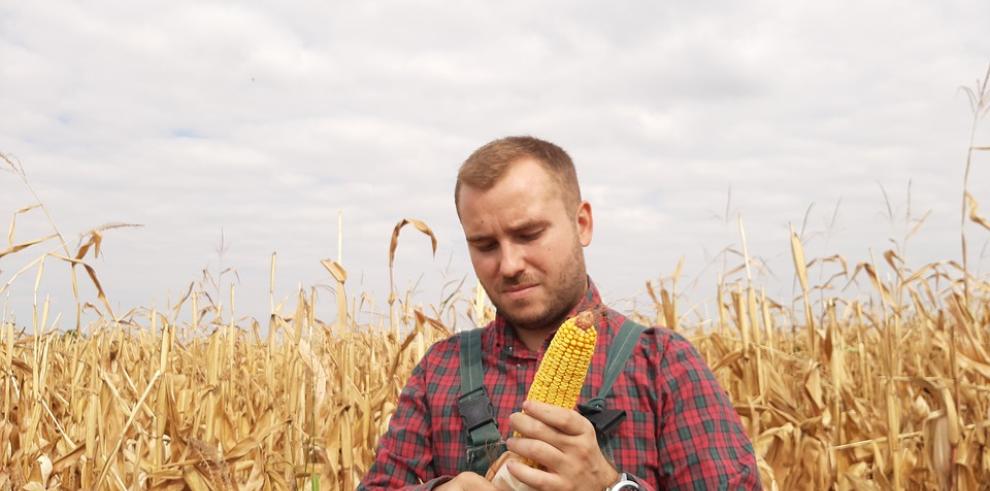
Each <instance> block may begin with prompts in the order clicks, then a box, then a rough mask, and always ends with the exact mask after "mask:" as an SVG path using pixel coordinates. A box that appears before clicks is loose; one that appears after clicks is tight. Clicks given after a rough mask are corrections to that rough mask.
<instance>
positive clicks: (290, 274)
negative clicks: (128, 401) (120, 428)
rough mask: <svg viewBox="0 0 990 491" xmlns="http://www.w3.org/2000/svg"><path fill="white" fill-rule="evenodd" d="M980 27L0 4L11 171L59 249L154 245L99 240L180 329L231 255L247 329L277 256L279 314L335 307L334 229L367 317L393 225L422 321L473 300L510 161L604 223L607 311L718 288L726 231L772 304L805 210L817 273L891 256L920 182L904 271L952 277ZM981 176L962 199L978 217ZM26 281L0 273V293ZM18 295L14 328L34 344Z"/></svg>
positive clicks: (672, 7)
mask: <svg viewBox="0 0 990 491" xmlns="http://www.w3.org/2000/svg"><path fill="white" fill-rule="evenodd" d="M988 17H990V4H987V3H986V2H979V1H975V0H973V1H950V2H941V3H938V4H932V3H930V2H921V1H910V2H906V3H905V2H893V1H884V2H871V3H868V4H864V3H857V2H833V3H827V4H816V5H808V4H802V3H787V2H779V1H758V2H750V3H747V4H738V3H735V2H716V3H714V4H705V5H701V4H696V3H690V2H665V3H657V2H625V3H620V4H611V5H608V6H603V5H601V4H599V3H591V2H576V3H575V2H538V3H531V2H526V3H522V2H520V3H512V2H509V3H500V4H460V3H455V4H451V3H449V2H443V3H441V2H379V1H372V2H361V3H359V4H351V5H346V4H338V3H333V2H326V3H308V4H297V5H286V4H284V3H283V2H260V1H259V2H247V3H245V2H242V3H238V4H225V3H212V2H157V3H155V2H153V3H142V4H140V5H137V4H130V3H126V2H125V3H119V2H94V3H89V4H86V5H73V4H69V5H58V6H56V5H50V4H44V3H37V2H35V3H23V2H21V3H13V4H8V5H4V6H3V7H0V59H3V60H4V63H2V64H0V107H3V108H4V116H3V117H2V118H0V151H3V152H5V153H9V154H12V155H15V156H16V157H18V158H19V159H20V160H21V161H22V162H23V163H24V165H25V167H26V168H27V170H28V173H29V176H30V178H31V181H32V183H33V184H34V186H35V187H36V189H37V190H38V192H39V193H40V195H41V197H42V198H43V199H44V200H45V202H46V204H47V205H48V206H49V208H50V209H51V210H52V212H53V214H54V216H55V217H56V219H57V223H58V224H59V227H60V228H61V229H62V230H63V231H64V232H66V234H67V235H69V236H71V237H72V238H73V240H74V238H75V236H76V234H78V233H80V232H83V231H85V230H87V229H88V228H91V227H93V226H96V225H99V224H101V223H104V222H108V221H124V222H136V223H142V224H144V225H145V227H143V228H140V229H128V230H119V231H111V232H109V233H108V234H107V238H106V243H105V248H106V256H105V258H103V259H101V260H98V261H96V264H97V266H98V269H99V271H100V272H101V277H102V279H103V281H104V283H105V285H106V286H107V290H108V292H109V293H110V295H111V298H112V299H113V300H114V301H116V302H118V303H119V304H120V305H121V306H122V307H124V306H133V305H149V304H157V305H164V304H165V303H167V301H168V299H167V298H166V294H167V293H169V292H171V294H172V300H175V298H176V297H177V296H178V292H180V291H182V289H183V288H184V286H185V285H186V284H187V283H188V281H191V280H192V279H194V278H196V277H197V276H198V275H199V274H200V270H201V269H202V268H203V267H204V266H208V265H209V266H211V267H216V266H217V265H218V264H219V263H220V260H221V258H220V257H218V255H217V253H216V251H215V249H216V247H217V241H218V239H219V236H220V230H221V228H222V230H223V233H224V236H225V239H226V240H227V241H228V244H229V249H228V251H227V252H226V253H225V254H224V256H223V258H222V260H223V264H224V265H233V266H236V267H237V268H238V270H239V272H240V273H241V275H240V277H241V286H240V287H239V291H240V292H241V295H243V297H242V300H240V301H239V304H240V307H239V308H240V309H241V311H243V312H246V313H251V314H252V315H256V316H260V317H263V316H264V315H266V309H267V302H268V299H267V288H268V285H267V282H268V261H269V257H270V254H271V252H272V251H276V250H277V251H278V261H279V273H278V286H279V292H280V294H282V295H291V294H292V292H293V291H294V288H295V287H296V286H297V285H299V284H300V283H301V284H312V283H317V282H324V281H327V277H326V273H325V272H324V271H323V270H322V269H321V268H320V267H319V260H320V259H322V258H325V257H334V256H335V254H336V242H337V240H336V239H337V237H336V219H337V213H338V210H342V211H343V217H344V257H345V265H346V266H347V267H348V269H349V270H350V271H351V273H352V274H351V277H352V278H358V280H355V281H358V282H362V287H364V288H367V289H369V290H373V291H374V292H375V294H376V295H378V296H380V297H381V298H382V299H383V298H384V292H385V290H386V288H387V278H388V273H387V270H386V267H385V265H386V248H387V244H388V237H389V235H390V234H391V228H392V226H393V225H394V224H395V223H396V222H397V221H398V220H400V219H401V218H403V217H414V218H420V219H423V220H425V221H427V223H429V224H430V225H431V226H432V227H433V228H434V230H435V231H436V232H437V234H438V235H439V238H440V250H439V251H438V253H437V256H436V258H433V257H432V256H431V255H430V254H429V250H428V247H426V246H425V245H424V244H423V243H422V242H423V241H422V240H420V239H422V237H416V236H415V235H414V234H409V236H408V237H407V236H403V238H402V244H401V245H400V252H399V262H398V276H397V280H398V282H399V287H400V288H410V287H412V286H413V285H416V284H419V285H420V289H421V294H420V296H421V299H422V301H423V302H426V303H429V302H432V301H434V299H435V298H436V297H437V295H438V293H437V292H439V290H440V289H441V287H442V285H443V284H444V282H446V281H447V280H448V279H450V278H460V277H462V276H467V277H468V278H470V277H471V274H470V273H471V272H470V265H469V261H468V258H467V255H466V251H465V249H464V246H463V241H462V239H461V235H460V234H461V232H460V229H459V225H458V222H457V217H456V214H455V213H454V210H453V207H452V199H451V190H452V189H453V183H454V174H455V172H456V168H457V166H458V165H459V163H460V162H461V161H462V160H463V159H464V158H465V156H466V155H468V154H469V153H470V152H471V151H472V150H473V149H474V148H476V147H477V146H479V145H481V144H482V143H484V142H486V141H488V140H490V139H492V138H494V137H497V136H502V135H507V134H519V133H525V134H534V135H537V136H542V137H545V138H547V139H550V140H552V141H555V142H557V143H559V144H561V145H562V146H563V147H564V148H565V149H567V150H568V151H569V152H570V154H571V155H572V156H573V157H574V159H575V161H576V162H577V165H578V168H579V172H580V175H581V179H582V182H583V185H584V189H585V194H586V195H587V196H589V198H590V199H592V200H593V204H594V205H595V213H596V225H597V232H596V237H595V242H594V245H593V246H592V247H591V248H590V249H589V250H588V254H589V264H590V265H591V268H592V275H593V276H594V277H595V278H596V281H597V282H598V284H599V286H601V287H602V289H603V290H604V291H606V292H608V294H609V295H612V297H611V298H615V299H625V298H632V297H635V296H636V295H638V294H640V293H641V292H642V286H641V285H642V282H643V281H645V280H646V279H648V278H655V277H656V276H657V275H659V274H660V273H663V272H667V273H669V272H670V271H671V270H672V269H673V265H674V264H676V262H677V260H678V259H679V258H680V257H681V256H685V257H686V261H687V265H686V269H685V271H686V272H687V273H689V274H693V275H702V276H704V277H706V278H707V279H706V281H708V282H709V285H710V282H711V280H712V279H713V278H714V270H712V269H711V268H710V267H709V268H708V269H706V266H707V264H706V263H707V261H708V259H707V258H706V256H710V255H711V254H713V253H716V252H717V251H719V250H721V249H722V248H724V247H726V246H729V245H733V244H736V243H737V242H738V240H739V239H738V227H737V225H736V220H737V218H738V216H739V214H741V215H742V217H743V220H744V223H745V226H746V230H747V239H748V241H749V245H750V250H751V251H753V253H754V254H759V255H762V256H765V257H767V258H770V259H773V258H776V259H775V260H776V263H774V265H775V266H776V268H777V271H776V272H777V274H778V279H776V280H775V279H773V278H768V279H766V280H765V281H767V282H768V283H769V284H771V285H773V286H774V287H775V288H777V289H778V290H779V291H780V292H785V293H786V292H789V288H790V284H789V282H788V281H787V278H789V276H790V273H789V272H788V269H787V268H788V267H789V266H788V265H787V261H789V257H788V256H787V253H786V250H787V242H786V237H787V235H786V234H787V230H788V226H789V224H794V225H795V226H798V225H800V224H801V223H802V222H803V220H804V213H805V211H806V210H807V209H808V206H809V205H810V204H811V203H814V206H813V208H812V213H811V217H810V220H809V230H810V231H811V232H815V234H812V235H811V236H812V241H811V242H810V243H809V249H810V252H811V253H822V254H826V253H827V254H831V253H834V252H842V253H843V254H847V255H849V256H856V257H863V256H865V255H867V254H868V252H869V249H870V248H872V249H873V250H874V252H875V253H876V252H878V251H880V250H881V249H882V248H886V247H889V246H890V243H889V242H888V241H887V238H888V237H890V236H891V235H892V234H895V233H898V234H899V233H900V232H901V230H900V229H901V228H903V224H902V223H901V222H897V221H895V222H893V223H892V222H891V221H890V220H888V219H886V218H884V210H885V209H886V205H885V204H884V202H883V198H882V194H881V192H880V186H883V187H884V188H885V189H886V190H887V191H888V192H889V193H890V194H891V196H892V197H893V198H892V201H893V204H894V205H896V206H897V207H898V216H901V215H903V214H904V212H906V204H905V203H906V187H907V182H908V180H909V179H910V180H911V181H912V183H913V186H912V200H913V201H912V207H913V209H914V210H916V211H917V214H918V215H920V214H921V213H923V212H924V211H925V210H928V209H931V210H932V215H931V216H930V217H929V219H928V222H927V223H928V225H927V226H926V230H927V231H928V232H929V233H925V232H923V233H922V234H921V235H920V236H918V237H916V238H915V239H913V240H914V241H916V242H914V243H913V244H912V248H911V251H912V253H913V255H914V256H915V257H917V258H918V260H919V261H924V260H929V259H931V258H949V257H956V255H957V252H956V251H957V250H958V245H957V244H956V238H955V237H956V231H955V230H956V229H955V228H954V227H957V224H958V201H959V186H960V182H961V179H962V157H963V151H964V149H965V145H966V144H967V141H968V140H967V135H968V131H969V130H968V124H969V116H968V114H967V108H966V103H965V100H964V98H963V97H961V96H960V95H959V93H958V92H957V91H956V87H957V86H958V85H960V84H963V83H971V82H970V81H971V80H973V79H974V78H975V77H976V76H979V75H981V74H982V73H983V70H984V69H985V67H986V63H987V62H988V61H990V60H988V59H987V53H990V40H988V38H987V37H986V36H985V27H984V26H983V22H982V20H983V19H986V18H988ZM980 136H981V137H984V138H985V137H987V136H988V135H987V132H986V130H984V131H983V132H982V133H980ZM985 174H986V172H984V170H983V169H982V168H980V167H979V166H978V167H977V168H976V169H975V170H974V174H973V176H972V178H971V183H972V187H973V192H974V193H975V194H976V195H977V196H978V197H979V196H982V197H987V198H983V201H985V202H990V201H987V199H988V198H990V184H988V183H990V179H987V178H986V177H987V176H986V175H985ZM730 187H731V189H732V192H731V195H732V200H731V203H730V205H731V206H730V216H728V217H725V216H721V217H719V216H717V215H724V210H725V205H726V200H727V195H728V189H729V188H730ZM0 190H3V192H0V212H2V211H3V210H9V211H13V210H14V209H16V208H18V207H20V206H23V205H25V204H27V203H29V202H31V201H32V200H33V198H32V197H31V196H30V195H29V194H28V193H27V192H26V191H25V190H24V189H23V188H22V187H21V186H20V184H19V182H18V181H17V180H16V179H15V178H14V177H13V176H10V175H7V174H0ZM840 200H841V205H840V207H839V210H840V212H839V217H840V218H839V223H838V226H837V227H836V228H835V229H833V230H832V231H831V233H830V234H826V233H825V232H826V228H827V227H826V225H825V224H827V222H828V221H829V219H830V217H831V216H832V213H833V209H834V207H835V204H836V203H837V202H839V201H840ZM18 229H19V235H18V236H19V237H25V238H26V237H29V236H31V234H43V233H44V232H45V230H46V225H45V222H44V220H43V219H42V218H41V217H40V216H39V215H37V214H35V215H31V216H29V217H24V218H22V219H20V220H19V222H18ZM974 237H975V236H974ZM826 239H827V240H826ZM974 240H976V239H974ZM26 260H27V257H26V256H22V257H13V256H12V257H10V258H4V259H3V260H0V270H2V272H0V281H6V278H8V276H7V275H9V274H10V272H11V271H14V270H16V268H18V267H19V266H20V265H21V264H22V263H23V262H24V261H26ZM18 261H20V262H18ZM51 269H52V270H51V271H49V272H48V273H46V278H45V284H46V285H49V288H50V289H51V292H52V293H53V296H54V297H55V298H56V300H57V301H58V302H60V304H59V305H60V306H61V307H64V306H65V305H66V302H67V301H68V298H70V295H71V294H69V293H67V289H66V287H65V280H64V271H63V272H59V271H60V270H58V269H57V268H51ZM60 275H61V276H60ZM421 276H422V279H421ZM21 281H22V283H21V284H19V285H17V286H16V288H15V289H14V291H13V292H12V293H11V295H12V297H11V300H10V305H11V306H12V308H13V309H14V310H15V311H16V312H17V315H18V317H19V318H20V319H26V318H29V316H28V315H27V314H26V312H27V311H28V310H27V309H29V306H30V304H31V301H32V300H31V296H32V294H31V291H30V290H31V288H30V287H29V286H28V285H27V284H26V283H23V280H21ZM417 282H418V283H417ZM469 282H470V281H469ZM705 288H707V287H700V290H699V292H698V293H697V294H696V295H695V296H696V297H699V298H709V297H711V295H712V293H711V291H709V290H708V289H705ZM782 294H784V293H782ZM63 311H64V312H69V310H66V309H64V308H63Z"/></svg>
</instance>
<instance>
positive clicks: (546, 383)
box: [527, 312, 598, 409]
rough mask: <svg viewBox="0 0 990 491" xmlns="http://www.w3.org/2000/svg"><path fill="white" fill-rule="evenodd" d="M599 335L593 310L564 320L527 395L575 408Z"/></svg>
mask: <svg viewBox="0 0 990 491" xmlns="http://www.w3.org/2000/svg"><path fill="white" fill-rule="evenodd" d="M597 339H598V333H597V331H596V330H595V322H594V314H592V313H591V312H582V313H581V314H578V315H577V316H575V317H572V318H570V319H567V320H566V321H564V323H563V324H561V326H560V328H559V329H557V334H555V335H554V337H553V339H552V340H551V341H550V346H549V347H548V348H547V352H546V353H545V354H544V355H543V361H541V362H540V366H539V368H537V370H536V377H535V378H534V379H533V384H532V385H531V386H530V387H529V394H528V396H527V399H529V400H531V401H540V402H545V403H547V404H553V405H555V406H560V407H563V408H567V409H573V408H574V406H576V405H577V402H578V398H579V397H580V396H581V387H583V386H584V379H585V377H586V376H587V375H588V366H589V365H590V364H591V357H592V356H593V355H594V354H595V342H596V341H597Z"/></svg>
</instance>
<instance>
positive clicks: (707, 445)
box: [657, 333, 762, 490]
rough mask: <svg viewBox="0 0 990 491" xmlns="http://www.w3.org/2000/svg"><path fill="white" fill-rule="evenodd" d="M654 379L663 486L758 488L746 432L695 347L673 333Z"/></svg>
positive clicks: (757, 473) (755, 469) (751, 450)
mask: <svg viewBox="0 0 990 491" xmlns="http://www.w3.org/2000/svg"><path fill="white" fill-rule="evenodd" d="M660 368H661V369H660V374H661V376H660V377H658V380H657V384H658V389H659V394H660V397H661V398H662V401H661V405H660V407H661V410H660V411H661V417H660V425H659V426H658V430H657V431H658V432H659V435H657V446H658V449H659V453H660V470H661V479H662V481H661V483H660V486H659V487H660V488H661V489H689V490H695V489H734V490H735V489H755V490H759V489H762V486H761V484H760V474H759V470H758V468H757V466H756V457H755V455H754V453H753V445H752V443H751V442H750V441H749V437H748V436H746V433H745V432H744V431H743V428H742V423H741V422H740V420H739V415H738V414H737V413H736V411H735V409H734V408H733V407H732V402H731V401H730V400H729V397H728V395H727V394H726V393H725V391H724V390H723V389H722V387H721V385H719V383H718V381H717V380H716V379H715V376H714V374H712V372H711V370H710V369H709V368H708V365H707V364H706V363H705V360H704V359H703V358H702V357H701V355H699V354H698V352H697V350H695V349H694V346H692V345H691V343H690V342H689V341H688V340H687V339H685V338H684V337H682V336H680V335H679V334H676V333H672V336H671V338H670V340H669V341H668V343H667V347H666V349H665V350H664V355H663V360H662V362H661V367H660Z"/></svg>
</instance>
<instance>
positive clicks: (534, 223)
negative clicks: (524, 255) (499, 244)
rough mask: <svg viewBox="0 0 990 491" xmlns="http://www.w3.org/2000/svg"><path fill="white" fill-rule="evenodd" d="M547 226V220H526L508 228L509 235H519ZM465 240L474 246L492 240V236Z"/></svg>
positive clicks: (480, 236)
mask: <svg viewBox="0 0 990 491" xmlns="http://www.w3.org/2000/svg"><path fill="white" fill-rule="evenodd" d="M548 225H550V222H549V221H547V220H527V221H525V222H522V223H520V224H518V225H513V226H511V227H509V233H513V234H519V233H527V232H535V231H536V229H540V228H544V227H546V226H548ZM466 239H467V241H468V242H469V243H472V244H475V243H478V242H485V241H488V240H492V236H490V235H472V236H468V237H466Z"/></svg>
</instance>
